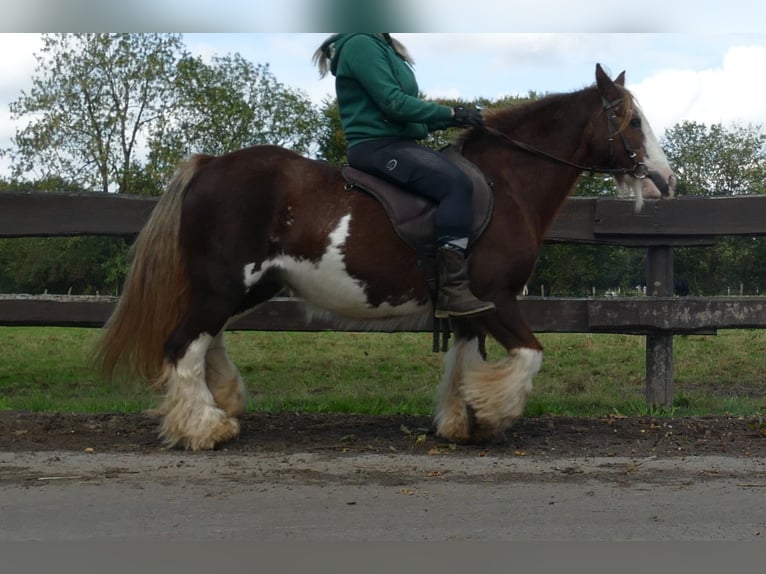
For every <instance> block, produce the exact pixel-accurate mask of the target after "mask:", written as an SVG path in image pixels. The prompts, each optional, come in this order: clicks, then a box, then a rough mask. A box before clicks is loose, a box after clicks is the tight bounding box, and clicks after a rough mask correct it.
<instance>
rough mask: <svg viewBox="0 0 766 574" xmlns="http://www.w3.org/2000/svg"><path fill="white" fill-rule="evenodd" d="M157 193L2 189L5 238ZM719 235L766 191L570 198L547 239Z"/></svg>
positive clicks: (114, 227) (745, 222)
mask: <svg viewBox="0 0 766 574" xmlns="http://www.w3.org/2000/svg"><path fill="white" fill-rule="evenodd" d="M156 202H157V198H154V197H138V196H131V195H117V194H103V193H42V192H2V193H0V237H23V236H30V237H31V236H37V237H50V236H72V235H112V236H131V235H136V234H137V233H138V232H139V231H140V230H141V227H142V226H143V224H144V223H145V222H146V219H147V218H148V217H149V214H150V213H151V211H152V209H153V208H154V205H155V204H156ZM716 235H766V196H746V197H726V198H705V197H682V198H676V199H673V200H669V201H665V200H663V201H647V202H645V207H644V209H643V211H642V212H641V213H639V214H637V213H635V212H634V209H633V201H632V200H628V199H617V198H586V197H572V198H569V199H568V200H567V202H566V203H565V204H564V205H563V207H562V208H561V211H560V212H559V214H558V216H557V218H556V219H555V220H554V222H553V224H552V226H551V227H550V229H549V230H548V232H547V234H546V241H549V242H569V243H590V244H605V245H628V246H636V247H639V246H651V245H709V244H711V243H712V242H713V240H712V237H713V236H716Z"/></svg>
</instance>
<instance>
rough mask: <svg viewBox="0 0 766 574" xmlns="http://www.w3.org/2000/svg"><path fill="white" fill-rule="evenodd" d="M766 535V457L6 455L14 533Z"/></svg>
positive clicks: (20, 537) (92, 536)
mask: <svg viewBox="0 0 766 574" xmlns="http://www.w3.org/2000/svg"><path fill="white" fill-rule="evenodd" d="M158 538H159V539H165V540H223V539H226V540H233V541H240V540H258V541H262V542H263V541H286V540H302V541H312V540H316V541H331V540H344V541H349V540H352V541H353V540H359V541H386V540H396V541H421V540H429V541H430V540H441V541H445V540H501V541H505V540H509V541H510V540H578V541H579V540H607V541H610V540H650V541H666V540H674V541H683V540H739V541H758V540H762V539H766V460H764V459H762V458H746V457H689V458H681V457H679V458H661V459H660V458H647V459H633V458H620V457H604V458H590V459H547V458H546V459H543V458H528V457H521V456H518V457H512V458H508V457H482V456H472V457H460V456H449V455H441V456H428V455H412V454H405V455H396V454H392V455H391V456H386V455H369V454H366V455H352V454H349V455H337V454H336V453H329V454H327V455H317V454H315V453H312V454H291V455H276V454H263V455H253V454H240V455H236V454H234V455H233V454H231V453H222V452H213V453H202V454H199V453H182V452H164V453H163V452H160V453H154V454H117V453H98V452H94V453H76V452H71V451H67V452H64V451H62V452H20V453H9V452H0V541H26V540H41V541H62V540H65V541H68V540H105V541H109V540H121V541H125V540H128V541H131V540H132V541H141V540H147V539H152V540H157V539H158Z"/></svg>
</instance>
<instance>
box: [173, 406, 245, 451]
mask: <svg viewBox="0 0 766 574" xmlns="http://www.w3.org/2000/svg"><path fill="white" fill-rule="evenodd" d="M214 411H217V412H216V413H215V414H216V415H217V416H215V417H211V416H210V415H208V416H207V417H203V418H204V419H207V420H208V422H209V424H206V425H202V424H200V423H199V422H196V423H195V424H194V425H193V427H191V428H189V427H187V428H178V427H175V428H174V426H173V425H172V422H171V421H170V420H169V417H167V416H166V417H165V418H164V419H163V422H162V425H161V426H160V433H159V436H160V439H161V440H162V442H163V443H164V444H165V446H167V447H170V448H182V449H185V450H194V451H196V450H212V449H214V448H215V447H216V446H217V445H220V444H223V443H225V442H228V441H230V440H232V439H235V438H237V437H238V436H239V421H238V420H237V419H236V418H232V417H228V416H226V413H224V412H223V411H222V410H220V409H214ZM211 419H213V420H211Z"/></svg>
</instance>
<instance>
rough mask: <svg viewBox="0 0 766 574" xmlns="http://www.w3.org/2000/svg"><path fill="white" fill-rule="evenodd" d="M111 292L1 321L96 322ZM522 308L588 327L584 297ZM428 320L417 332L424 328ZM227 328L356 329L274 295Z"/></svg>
mask: <svg viewBox="0 0 766 574" xmlns="http://www.w3.org/2000/svg"><path fill="white" fill-rule="evenodd" d="M115 303H116V298H114V297H76V296H75V297H65V296H47V297H46V296H41V297H29V296H18V297H13V296H7V295H6V296H2V297H0V325H28V326H44V325H47V326H57V327H100V326H102V325H103V324H104V323H105V322H106V320H107V319H108V318H109V315H110V314H111V312H112V310H113V308H114V305H115ZM521 308H522V312H523V313H524V315H525V317H526V319H527V321H529V323H530V326H531V327H532V329H533V330H534V331H538V332H563V333H582V332H587V331H588V310H587V300H586V299H542V298H534V297H530V298H526V299H522V300H521ZM430 328H431V326H430V324H429V325H426V326H425V327H424V328H423V329H422V331H429V330H430ZM229 329H231V330H256V331H324V330H334V331H358V330H363V327H362V326H358V327H356V328H355V327H354V326H353V325H351V326H350V325H349V324H347V323H344V322H339V321H333V320H332V319H323V318H317V317H315V318H312V319H311V320H307V319H306V312H305V307H304V304H303V303H302V302H301V301H299V300H297V299H290V298H275V299H273V300H271V301H269V302H268V303H265V304H264V305H261V306H260V307H258V308H256V309H254V310H253V311H251V312H250V313H249V314H248V315H246V316H244V317H242V318H240V319H238V320H236V321H234V322H233V323H232V324H230V325H229Z"/></svg>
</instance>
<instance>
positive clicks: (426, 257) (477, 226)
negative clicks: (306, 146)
mask: <svg viewBox="0 0 766 574" xmlns="http://www.w3.org/2000/svg"><path fill="white" fill-rule="evenodd" d="M441 152H442V153H444V154H447V156H448V158H449V159H450V161H452V162H453V163H454V164H455V165H457V166H458V167H459V168H460V169H461V170H463V172H464V173H466V174H467V175H468V176H469V177H470V178H471V181H472V182H473V224H472V226H471V237H470V238H469V249H470V247H471V245H472V244H473V243H475V242H476V240H477V239H478V238H479V237H481V235H482V233H484V230H485V229H486V228H487V225H488V224H489V220H490V218H491V217H492V208H493V204H494V194H493V191H492V182H491V181H490V180H489V179H487V178H486V176H485V175H484V174H483V173H482V172H481V170H480V169H479V168H478V167H476V166H475V165H474V164H472V163H471V162H470V161H468V160H467V159H465V158H464V157H463V155H462V154H461V153H460V152H459V151H458V150H457V149H455V148H454V147H453V146H447V147H445V148H443V149H442V150H441ZM341 172H342V173H343V177H344V178H345V180H346V189H349V190H353V189H361V190H364V191H365V192H367V193H369V194H370V195H372V196H373V197H374V198H375V199H377V200H378V201H379V202H380V203H381V205H383V208H384V209H385V210H386V213H387V214H388V217H389V218H390V219H391V223H392V224H393V226H394V229H395V230H396V232H397V233H398V234H399V237H401V238H402V239H403V240H404V241H405V242H406V243H407V244H408V245H409V246H410V247H412V248H413V249H414V250H415V252H416V253H417V256H418V263H419V264H420V267H421V269H423V272H424V273H425V275H426V283H427V285H428V291H429V293H430V296H431V299H432V300H433V301H436V296H437V289H438V279H437V272H436V236H435V235H436V234H435V231H434V228H435V223H436V205H437V204H436V203H435V202H433V201H431V200H429V199H426V198H423V197H420V196H417V195H415V194H413V193H410V192H408V191H405V190H403V189H402V188H400V187H397V186H396V185H394V184H391V183H389V182H387V181H385V180H383V179H381V178H379V177H376V176H374V175H370V174H369V173H367V172H364V171H360V170H358V169H354V168H353V167H351V166H343V168H342V169H341ZM449 337H450V325H449V320H447V319H434V323H433V349H432V350H433V352H434V353H436V352H438V351H439V349H441V350H442V351H444V352H446V351H447V348H448V341H449Z"/></svg>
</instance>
